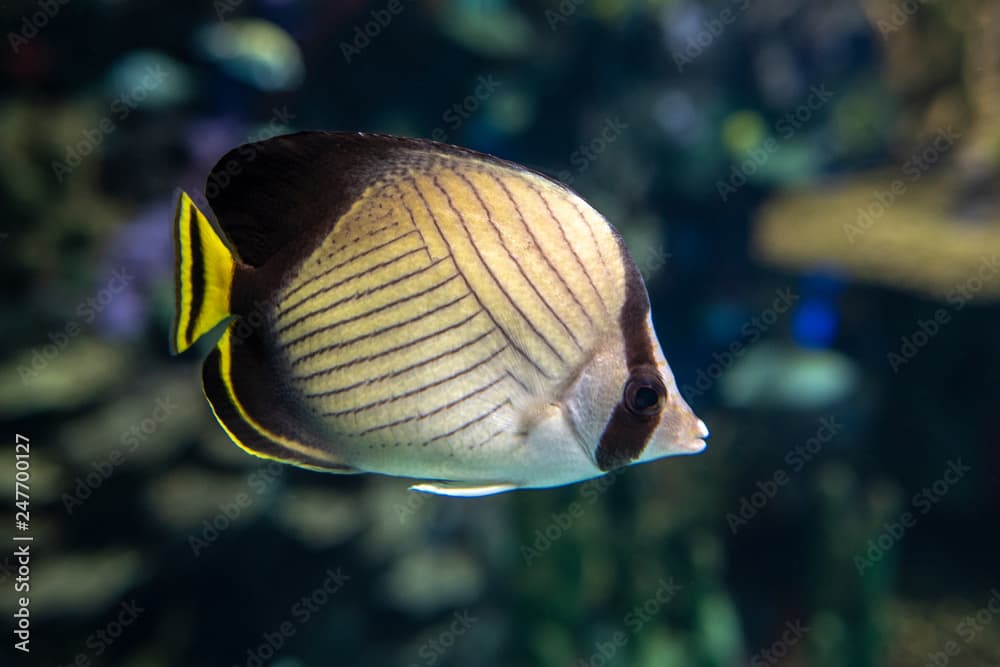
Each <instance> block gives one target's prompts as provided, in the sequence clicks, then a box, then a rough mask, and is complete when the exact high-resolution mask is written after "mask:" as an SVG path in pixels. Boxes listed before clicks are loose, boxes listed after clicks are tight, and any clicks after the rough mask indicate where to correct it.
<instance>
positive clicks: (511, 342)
mask: <svg viewBox="0 0 1000 667" xmlns="http://www.w3.org/2000/svg"><path fill="white" fill-rule="evenodd" d="M409 185H410V187H412V188H413V191H414V192H416V193H417V196H418V197H420V202H421V203H422V204H423V206H424V209H425V210H426V211H427V216H428V217H429V218H430V219H431V222H432V223H434V227H435V229H436V230H437V233H438V236H439V237H440V238H441V241H442V242H443V243H444V244H445V246H447V248H448V255H449V256H450V257H452V258H453V259H454V256H455V252H454V251H453V250H452V248H451V242H450V241H448V237H446V236H445V235H444V232H443V231H442V230H441V225H440V223H439V222H438V219H437V216H435V215H434V211H433V209H431V207H430V204H428V203H427V198H426V197H425V196H424V193H423V191H422V190H421V189H420V186H419V185H418V184H417V181H416V179H414V178H412V177H411V178H410V179H409ZM466 232H468V230H466ZM470 241H471V239H470ZM472 245H473V247H474V248H475V242H474V241H472ZM476 251H477V252H478V249H477V250H476ZM455 268H456V275H457V276H458V277H461V278H462V282H464V283H465V287H466V289H468V290H469V293H470V294H472V296H473V298H475V300H476V304H477V305H478V306H479V309H480V310H482V311H483V312H484V313H486V315H487V317H489V318H490V320H491V321H492V322H493V324H494V325H495V326H496V328H497V331H499V332H500V335H502V336H503V337H504V340H506V341H507V345H509V346H510V347H511V349H513V350H515V351H516V352H517V353H518V354H519V355H521V356H522V357H524V359H525V360H526V361H527V362H528V363H529V364H531V365H532V366H533V367H534V369H535V370H536V371H538V373H539V374H540V375H541V376H542V377H544V378H545V379H546V380H551V379H552V376H551V375H549V374H548V373H547V372H546V371H545V369H544V368H542V367H541V366H540V365H539V364H538V362H537V361H535V360H534V359H533V358H532V357H531V356H530V355H529V354H528V353H527V352H525V351H524V350H523V349H521V347H520V346H519V345H517V344H516V343H515V342H514V340H513V339H512V338H511V337H510V334H508V333H507V330H506V329H504V328H503V327H502V326H500V323H499V322H497V320H496V318H495V317H494V316H493V313H491V312H490V311H489V309H487V308H486V306H485V305H483V301H482V299H480V298H479V295H478V294H476V290H474V289H473V288H472V285H471V284H469V279H468V278H466V277H465V274H463V273H462V271H461V269H459V268H458V263H457V262H456V267H455ZM494 279H495V278H494ZM522 386H523V385H522Z"/></svg>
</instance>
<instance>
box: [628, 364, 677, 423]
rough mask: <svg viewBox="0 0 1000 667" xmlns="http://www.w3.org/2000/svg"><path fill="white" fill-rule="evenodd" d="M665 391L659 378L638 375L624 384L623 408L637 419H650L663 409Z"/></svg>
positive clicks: (644, 374) (651, 375)
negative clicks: (637, 417)
mask: <svg viewBox="0 0 1000 667" xmlns="http://www.w3.org/2000/svg"><path fill="white" fill-rule="evenodd" d="M666 394H667V389H666V387H664V386H663V383H662V382H661V381H660V378H659V376H657V375H654V374H652V373H639V374H636V375H634V376H633V377H631V378H629V381H628V382H626V383H625V392H624V399H625V407H626V408H628V411H629V412H631V413H632V414H634V415H636V416H639V417H652V416H653V415H655V414H657V413H659V412H660V410H662V409H663V401H664V398H666Z"/></svg>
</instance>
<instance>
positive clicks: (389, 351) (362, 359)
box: [295, 311, 480, 380]
mask: <svg viewBox="0 0 1000 667" xmlns="http://www.w3.org/2000/svg"><path fill="white" fill-rule="evenodd" d="M479 314H480V312H479V311H476V312H474V313H472V314H471V315H468V316H466V317H465V318H464V319H462V320H460V321H458V322H454V323H452V324H449V325H448V326H446V327H444V328H442V329H438V330H437V331H432V332H431V333H429V334H425V335H423V336H420V337H419V338H414V339H413V340H408V341H406V342H405V343H401V344H399V345H396V346H394V347H391V348H388V349H386V350H379V351H378V352H374V353H372V354H368V355H365V356H363V357H355V358H354V359H351V360H350V361H345V362H342V363H339V364H337V365H336V366H330V367H328V368H322V369H320V370H318V371H314V372H312V373H309V374H308V375H301V376H298V377H296V378H295V379H296V380H310V379H312V378H314V377H319V376H321V375H329V374H330V373H333V372H335V371H339V370H343V369H345V368H349V367H351V366H354V365H355V364H363V363H366V362H369V361H374V360H375V359H378V358H380V357H384V356H385V355H387V354H393V353H395V352H400V351H402V350H406V349H409V348H411V347H413V346H414V345H419V344H420V343H424V342H427V341H428V340H431V339H433V338H437V337H438V336H441V335H443V334H446V333H448V332H449V331H454V330H455V329H460V328H462V327H463V326H465V325H466V324H468V323H469V322H471V321H472V320H473V319H475V317H476V316H478V315H479Z"/></svg>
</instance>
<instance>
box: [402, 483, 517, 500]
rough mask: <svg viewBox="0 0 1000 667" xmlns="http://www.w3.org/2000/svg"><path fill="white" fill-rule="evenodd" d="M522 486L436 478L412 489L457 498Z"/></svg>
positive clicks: (478, 495) (486, 494)
mask: <svg viewBox="0 0 1000 667" xmlns="http://www.w3.org/2000/svg"><path fill="white" fill-rule="evenodd" d="M517 488H520V487H519V486H518V485H517V484H511V483H510V482H492V483H489V482H487V483H485V484H478V485H476V484H474V483H469V482H449V481H444V480H435V481H433V482H422V483H420V484H414V485H413V486H411V487H410V491H419V492H420V493H435V494H437V495H439V496H452V497H456V498H478V497H480V496H492V495H493V494H496V493H504V492H505V491H513V490H514V489H517Z"/></svg>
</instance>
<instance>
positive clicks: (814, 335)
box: [792, 297, 837, 348]
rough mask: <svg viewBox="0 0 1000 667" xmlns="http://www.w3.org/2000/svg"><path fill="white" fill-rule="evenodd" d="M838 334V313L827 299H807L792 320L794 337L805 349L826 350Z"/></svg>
mask: <svg viewBox="0 0 1000 667" xmlns="http://www.w3.org/2000/svg"><path fill="white" fill-rule="evenodd" d="M836 332H837V313H836V312H835V311H834V309H833V306H832V304H831V303H830V302H829V301H828V300H827V299H818V298H815V297H812V298H807V299H805V300H804V301H803V302H802V305H801V306H799V308H798V310H796V311H795V314H794V316H793V319H792V335H793V336H794V337H795V342H797V343H798V344H799V345H802V346H803V347H811V348H826V347H830V343H831V342H833V336H834V335H835V334H836Z"/></svg>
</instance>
